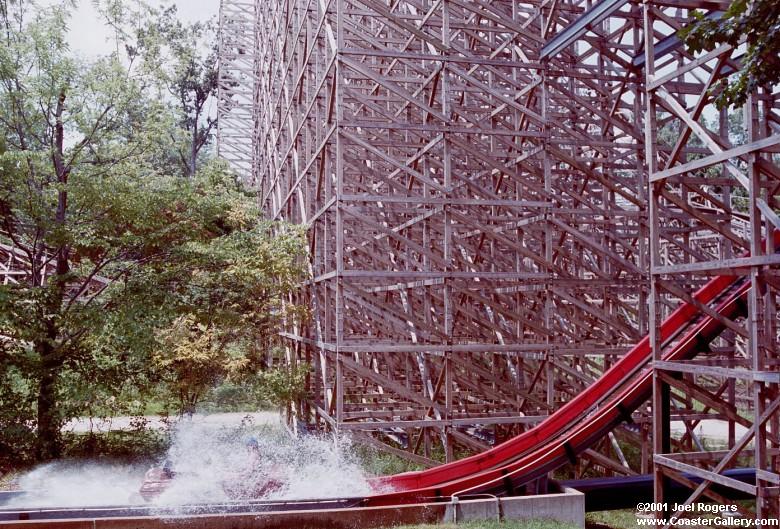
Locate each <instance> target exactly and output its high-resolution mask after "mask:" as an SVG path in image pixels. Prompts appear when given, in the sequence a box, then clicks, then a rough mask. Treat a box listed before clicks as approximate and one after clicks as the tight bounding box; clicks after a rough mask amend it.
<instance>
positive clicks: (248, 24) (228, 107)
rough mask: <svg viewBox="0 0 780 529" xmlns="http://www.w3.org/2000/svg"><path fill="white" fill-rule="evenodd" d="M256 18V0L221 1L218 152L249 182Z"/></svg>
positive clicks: (253, 129) (251, 155) (252, 128)
mask: <svg viewBox="0 0 780 529" xmlns="http://www.w3.org/2000/svg"><path fill="white" fill-rule="evenodd" d="M256 20H257V17H256V16H255V4H254V1H253V0H244V1H234V0H224V1H222V2H221V3H220V6H219V49H218V56H217V62H218V68H219V78H218V82H217V154H218V155H219V156H220V157H221V158H222V159H224V160H225V161H227V162H228V164H229V165H230V167H231V168H232V169H233V170H234V171H235V172H236V174H238V175H239V176H240V177H241V178H242V179H243V180H244V181H245V182H247V183H248V184H250V185H252V183H251V182H250V178H251V176H252V172H253V170H252V167H253V166H254V152H253V149H254V146H255V144H254V142H253V137H254V133H255V132H254V131H255V116H254V109H255V108H256V104H255V101H254V99H253V98H254V97H255V93H256V91H255V80H256V78H257V77H256V75H257V65H256V64H255V52H256V50H257V41H256V39H257V35H258V33H257V26H256Z"/></svg>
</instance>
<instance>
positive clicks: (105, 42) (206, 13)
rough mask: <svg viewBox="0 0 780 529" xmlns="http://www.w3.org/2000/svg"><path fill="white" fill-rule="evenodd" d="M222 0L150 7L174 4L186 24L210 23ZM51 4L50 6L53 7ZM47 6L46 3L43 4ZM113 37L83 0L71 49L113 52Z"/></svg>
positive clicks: (151, 0) (72, 27) (151, 1)
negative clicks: (209, 20)
mask: <svg viewBox="0 0 780 529" xmlns="http://www.w3.org/2000/svg"><path fill="white" fill-rule="evenodd" d="M219 1H220V0H174V1H173V2H170V1H168V2H162V1H156V0H148V3H149V4H151V5H155V6H162V5H168V4H170V3H175V4H176V6H177V7H178V10H179V15H180V16H181V18H182V19H183V20H186V21H195V20H207V19H208V18H209V17H212V16H216V15H217V13H218V12H219ZM52 2H53V0H50V2H48V3H52ZM41 3H42V4H45V3H47V2H41ZM109 37H110V33H109V31H108V29H107V28H106V27H105V26H104V25H103V23H102V22H101V21H100V20H99V19H98V16H97V13H96V12H95V9H94V8H93V7H92V1H91V0H80V1H79V7H78V10H77V11H76V13H74V15H73V17H72V18H71V20H70V34H69V41H70V45H71V48H72V49H73V50H74V51H76V52H78V53H80V54H84V55H97V54H102V53H106V52H110V51H111V50H112V49H113V43H112V42H110V39H109Z"/></svg>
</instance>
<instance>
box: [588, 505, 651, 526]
mask: <svg viewBox="0 0 780 529" xmlns="http://www.w3.org/2000/svg"><path fill="white" fill-rule="evenodd" d="M585 526H586V527H588V528H590V529H599V528H601V527H609V528H611V529H636V528H637V527H638V524H637V523H636V511H634V509H619V510H614V511H594V512H589V513H585Z"/></svg>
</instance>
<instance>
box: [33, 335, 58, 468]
mask: <svg viewBox="0 0 780 529" xmlns="http://www.w3.org/2000/svg"><path fill="white" fill-rule="evenodd" d="M37 349H39V351H40V355H41V378H40V382H39V384H38V445H37V447H36V452H37V453H36V455H37V457H38V459H39V460H41V461H47V460H50V459H55V458H57V457H59V456H60V454H61V448H62V447H61V445H60V428H61V426H62V425H61V424H60V416H59V410H58V402H57V379H58V375H59V369H60V362H59V361H57V360H55V354H56V353H55V351H52V348H51V346H49V345H48V344H41V345H40V347H38V348H37Z"/></svg>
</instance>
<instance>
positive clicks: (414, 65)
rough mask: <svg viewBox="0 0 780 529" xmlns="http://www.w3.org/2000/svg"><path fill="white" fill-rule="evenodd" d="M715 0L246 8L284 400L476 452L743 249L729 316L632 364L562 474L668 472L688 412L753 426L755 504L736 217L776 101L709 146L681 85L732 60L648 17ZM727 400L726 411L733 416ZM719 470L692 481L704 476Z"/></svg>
mask: <svg viewBox="0 0 780 529" xmlns="http://www.w3.org/2000/svg"><path fill="white" fill-rule="evenodd" d="M228 3H232V2H228V1H223V8H224V5H226V4H228ZM728 4H729V2H727V1H704V0H701V1H700V0H691V1H686V2H664V1H657V2H656V1H652V2H648V3H647V5H645V4H643V3H641V2H628V1H626V0H622V1H621V0H602V1H600V2H590V1H585V0H560V1H559V0H538V1H511V0H393V1H392V2H388V1H383V0H289V1H285V2H281V1H257V2H256V4H255V10H256V25H257V35H258V36H259V38H258V39H257V48H256V49H255V52H254V53H255V58H254V60H255V61H256V67H255V73H256V77H255V79H256V83H255V85H254V86H255V88H256V89H255V96H254V104H255V107H254V116H253V117H254V126H255V129H256V133H255V134H256V135H255V136H254V138H253V141H254V146H255V148H254V150H253V153H252V156H253V157H254V158H253V161H252V162H251V164H252V171H253V173H252V180H253V181H254V182H256V185H257V188H258V194H259V200H260V203H261V205H262V207H263V209H264V211H265V212H266V215H267V216H268V217H269V218H273V219H280V220H286V221H290V222H296V223H303V224H305V225H306V226H307V228H308V230H307V233H308V241H309V250H310V261H309V265H310V275H311V277H310V279H309V280H308V281H306V282H305V284H304V285H302V289H301V291H300V294H299V297H298V298H297V299H296V300H295V301H297V302H299V303H303V304H305V305H307V306H308V307H310V309H311V312H312V316H313V317H312V320H311V322H310V323H309V324H307V325H305V326H303V327H293V328H290V329H288V330H287V332H286V333H285V337H286V338H287V339H288V340H289V343H290V353H289V361H290V362H304V361H305V362H308V363H309V364H310V365H311V366H312V373H311V376H310V379H309V389H310V398H309V399H308V400H307V401H305V402H301V403H300V405H299V407H298V409H297V413H298V414H299V418H301V419H303V420H306V421H311V422H315V423H318V424H320V425H324V426H326V427H329V428H332V429H334V430H339V431H350V432H352V433H353V435H355V436H360V437H362V438H363V439H365V440H366V441H368V442H370V443H373V444H375V445H381V446H383V447H384V448H385V449H387V450H390V451H393V452H395V453H398V454H400V455H403V456H405V457H408V458H410V459H413V460H415V461H417V462H419V463H422V464H427V465H432V464H435V462H434V461H433V456H432V452H433V451H435V450H436V447H437V446H440V447H441V448H442V449H443V451H444V453H445V455H446V457H447V458H448V459H449V458H451V457H453V452H454V447H455V446H461V447H465V448H467V449H470V450H481V449H484V448H485V447H486V446H488V445H489V444H491V443H493V442H495V441H498V440H500V439H501V438H503V437H505V436H509V435H513V434H515V433H517V432H518V431H520V430H521V429H523V428H525V427H527V426H528V425H531V424H534V423H535V422H537V421H538V420H539V419H540V418H541V417H543V416H544V415H546V414H547V413H549V411H550V410H553V409H555V408H556V407H557V406H559V405H560V403H561V402H563V401H565V400H567V399H568V398H569V397H570V396H571V395H574V394H576V393H577V392H579V391H582V390H583V389H584V388H585V387H586V386H587V385H588V383H589V382H590V381H591V380H593V379H594V378H595V377H597V376H599V374H600V373H601V372H602V371H603V370H604V369H605V367H607V366H609V365H610V363H611V362H613V361H614V360H615V358H617V357H618V356H619V355H620V354H622V353H623V352H624V351H625V350H626V349H627V347H628V346H630V345H631V344H632V343H634V342H636V341H637V340H638V339H639V338H640V337H641V336H643V335H646V334H647V333H648V332H649V333H650V334H651V337H653V336H655V335H656V334H657V332H658V327H659V325H660V321H661V319H662V318H663V317H664V316H665V315H666V314H668V312H669V310H670V309H671V308H672V307H674V306H675V305H676V304H677V303H679V302H680V301H681V300H687V299H689V298H690V293H691V292H692V291H693V290H694V289H695V288H696V287H697V286H699V285H701V284H702V282H703V281H704V280H705V279H706V276H707V275H711V274H713V273H716V272H722V271H723V270H728V269H732V267H733V265H734V263H735V262H736V261H733V259H734V256H735V255H739V253H740V252H741V249H742V248H745V249H749V250H751V251H752V252H753V254H754V255H755V256H756V257H755V258H749V259H743V260H740V261H738V263H739V264H744V265H745V266H746V267H747V268H745V271H744V272H743V271H736V272H733V273H740V274H741V273H745V274H748V275H749V277H750V280H751V281H752V282H753V283H754V287H755V288H753V290H752V291H751V294H750V301H749V303H748V305H749V307H748V308H749V314H751V315H753V316H751V317H749V318H747V320H746V322H747V323H744V324H743V323H742V322H727V325H726V326H727V328H728V329H727V331H726V332H725V333H724V334H723V337H722V338H721V339H719V342H718V343H714V344H712V345H710V346H709V347H710V350H711V353H710V354H709V355H705V356H704V357H703V358H704V360H700V361H696V362H692V363H686V364H681V365H685V366H689V365H691V366H702V365H704V366H707V367H680V366H679V365H677V366H669V365H665V364H662V363H657V364H656V365H657V367H658V369H657V371H656V374H655V386H654V388H655V396H654V402H655V404H656V406H655V407H654V408H653V410H654V413H653V414H652V415H651V414H650V411H649V408H647V409H642V410H639V411H638V412H637V413H636V414H635V420H636V422H637V423H638V425H639V426H638V430H637V428H621V429H620V430H618V431H616V432H615V433H614V435H610V437H609V438H607V439H605V440H604V442H603V443H602V444H601V445H600V446H597V447H594V448H595V449H594V450H589V451H588V452H586V453H585V454H583V455H582V458H581V463H582V465H581V467H588V466H590V467H597V468H599V469H601V470H602V471H609V472H616V473H623V474H632V473H636V472H639V471H648V470H649V468H650V466H651V465H653V468H655V470H656V473H657V475H658V476H659V478H660V476H662V475H663V476H667V477H669V476H671V477H674V478H677V479H681V475H680V473H679V472H678V471H679V469H680V468H682V467H680V465H681V464H683V463H684V462H686V461H689V459H690V457H693V456H690V454H689V453H688V452H691V451H692V448H691V447H694V446H699V447H701V441H700V439H698V437H697V435H696V433H695V431H694V429H695V427H696V425H697V424H698V421H700V420H702V419H703V418H705V416H707V417H712V416H713V415H712V414H713V413H715V414H716V415H714V416H716V417H719V418H723V419H725V420H727V421H728V424H729V431H730V432H732V434H731V437H732V438H733V437H734V436H735V434H734V433H733V432H735V428H736V426H735V425H736V424H740V423H742V424H749V425H752V424H758V425H759V426H758V427H757V428H756V431H757V440H758V443H757V445H756V446H757V448H756V450H755V452H756V457H755V459H754V461H758V462H759V463H758V466H761V472H760V478H761V480H760V481H759V483H758V486H757V487H754V488H753V489H751V491H754V492H756V493H757V494H758V496H759V497H760V501H759V502H758V503H759V504H760V507H759V514H761V513H763V512H766V509H767V508H768V505H769V503H771V502H770V500H769V499H768V496H771V497H773V498H776V487H777V485H778V481H777V480H778V477H777V446H778V445H777V443H776V442H775V441H776V440H777V435H778V434H779V433H780V432H779V431H778V429H777V418H776V417H777V413H771V414H770V413H769V412H774V411H775V407H776V406H777V401H776V398H777V382H776V380H775V378H773V377H776V376H777V371H778V361H777V355H776V343H777V338H776V324H775V311H774V303H775V297H776V296H775V290H774V288H775V286H774V285H775V283H776V279H774V278H775V277H776V276H775V272H774V268H773V267H776V264H777V262H778V259H777V257H776V256H774V255H762V253H767V252H761V251H760V250H761V248H760V246H761V240H762V239H761V235H760V234H761V226H762V223H763V224H765V225H766V227H767V229H768V228H769V227H771V226H772V225H775V224H776V223H777V222H778V219H777V216H776V215H775V214H774V213H773V207H774V202H773V200H774V198H773V197H774V195H775V189H776V187H775V185H774V182H775V181H776V180H778V176H780V170H778V168H777V160H776V158H773V156H776V155H775V154H772V153H775V152H777V144H778V142H777V141H775V140H776V139H777V138H778V131H777V125H778V119H777V104H778V103H777V96H776V94H772V93H763V92H762V93H760V94H755V95H754V96H752V98H751V103H750V105H748V110H747V111H746V113H747V115H748V116H750V117H751V119H749V120H748V122H749V125H750V126H749V127H748V129H747V131H748V132H747V138H748V139H746V140H744V141H742V142H741V144H744V145H746V147H741V148H740V149H739V150H736V151H732V150H730V149H731V148H732V143H733V138H731V136H730V133H729V127H728V126H727V123H728V119H729V112H728V111H721V112H718V111H714V110H712V103H711V101H710V99H708V98H707V97H704V98H703V97H702V96H701V94H706V93H707V91H708V90H709V89H710V88H711V87H712V86H713V83H714V81H717V80H718V79H719V78H720V77H723V76H724V75H727V74H728V73H729V72H732V71H733V69H734V67H735V66H737V65H738V57H737V56H735V57H725V58H724V57H722V55H723V54H726V53H732V51H731V50H719V51H718V53H713V54H711V56H707V57H704V58H701V57H696V58H693V57H690V56H689V55H688V54H687V53H686V52H685V50H684V48H683V47H682V46H680V44H679V41H676V36H675V35H674V32H675V31H676V29H678V28H679V27H682V25H684V24H685V23H687V22H688V21H689V19H690V10H691V9H693V8H703V9H715V8H718V7H721V8H723V7H726V6H727V5H728ZM651 24H652V25H653V31H646V28H649V27H650V25H651ZM223 38H224V36H223ZM675 68H677V70H675ZM729 68H730V69H729ZM713 72H714V73H713ZM646 116H647V117H648V119H645V118H646ZM702 116H704V117H705V118H706V119H708V120H709V123H710V124H711V123H713V122H714V123H716V127H717V130H709V131H706V130H704V129H703V127H702V125H701V124H699V125H697V124H696V123H704V121H703V120H702V119H701V117H702ZM713 116H714V117H713ZM710 127H711V125H710ZM691 130H692V131H693V133H694V134H693V135H691V134H690V131H691ZM664 134H666V136H664ZM665 137H672V138H679V139H678V140H673V141H671V143H670V142H668V141H667V142H666V143H669V144H668V145H667V144H666V143H664V138H665ZM699 137H700V138H699ZM690 138H699V139H700V141H698V142H697V141H693V140H690ZM675 141H676V142H675ZM724 150H725V151H727V152H726V154H721V151H724ZM703 156H704V158H703V160H702V161H694V160H695V159H698V158H702V157H703ZM728 156H731V157H732V158H734V159H738V160H742V161H741V162H739V163H737V166H739V164H744V166H739V167H737V169H738V170H739V171H741V172H742V174H743V177H738V176H736V175H735V173H734V172H733V171H732V168H731V166H728V167H724V166H723V165H722V162H723V161H724V159H726V158H724V157H728ZM735 163H736V162H735ZM681 164H688V165H684V166H683V165H681ZM690 164H693V165H690ZM718 164H721V165H718ZM707 165H713V166H715V167H716V168H718V169H717V170H718V171H719V173H718V174H717V175H714V173H712V170H711V171H710V172H708V173H707V174H703V173H702V171H701V169H702V168H703V167H705V166H707ZM735 167H736V166H735ZM713 175H714V176H713ZM649 180H652V185H651V184H650V182H649ZM740 186H742V187H744V188H745V189H746V190H747V194H746V195H745V198H744V199H743V198H740V192H737V191H735V190H736V189H738V188H740ZM716 187H717V192H715V191H714V189H715V188H716ZM735 200H736V202H737V203H739V207H737V206H735V205H734V203H735V202H734V201H735ZM768 253H770V254H771V253H772V252H768ZM651 265H652V266H651ZM651 271H652V274H651ZM704 310H705V312H706V311H709V312H712V310H711V309H708V308H707V309H704ZM655 341H656V342H657V340H655ZM654 354H655V355H656V359H658V358H660V356H659V355H660V354H661V347H660V344H658V343H656V346H655V353H654ZM724 362H725V364H724ZM738 367H739V368H740V369H738ZM675 370H676V371H675ZM686 370H687V371H686ZM729 370H731V371H729ZM736 371H738V372H739V373H737V372H736ZM679 372H684V373H686V374H685V375H683V376H682V377H679V376H677V375H675V374H674V373H679ZM747 372H749V373H750V374H749V379H750V381H749V382H748V383H738V382H735V381H733V382H729V381H721V383H719V384H716V383H715V382H713V377H715V378H717V377H718V376H721V377H726V378H728V377H734V376H737V375H741V374H745V373H747ZM667 373H670V374H667ZM697 377H699V378H702V379H703V380H699V379H697ZM756 377H758V378H756ZM713 384H715V386H716V387H713ZM669 385H673V386H674V388H675V389H674V391H673V392H672V393H671V396H668V394H669V392H668V390H667V389H666V388H667V386H669ZM746 398H747V400H748V401H750V403H748V404H749V407H750V409H752V410H753V411H754V413H755V417H754V418H751V419H745V418H744V416H743V415H740V414H739V413H737V410H743V404H744V403H745V402H747V401H746V400H745V399H746ZM702 399H704V400H703V406H704V410H703V411H702V407H701V406H700V405H698V404H697V402H696V401H697V400H698V401H699V402H702ZM708 412H709V415H708ZM768 415H771V418H770V419H769V427H768V429H767V428H766V427H765V424H766V421H761V420H760V419H763V418H765V417H764V416H768ZM756 418H757V419H758V420H757V419H756ZM670 419H674V420H683V421H684V422H683V424H684V425H685V427H686V433H685V434H684V435H683V436H682V437H681V438H675V439H671V438H670V437H669V435H667V433H668V423H669V420H670ZM651 424H652V425H653V427H652V428H651V427H650V425H651ZM651 430H654V431H651ZM651 437H652V439H653V448H654V449H655V456H654V459H651V458H650V454H648V453H647V450H645V451H643V454H642V457H641V463H640V465H639V466H638V467H637V468H630V467H629V465H628V464H627V462H626V460H625V458H624V457H623V454H622V452H621V451H620V448H619V446H618V443H617V442H616V439H617V438H622V439H623V440H631V441H636V442H639V441H640V440H641V441H644V442H643V443H642V446H643V447H645V448H648V447H649V446H648V443H647V440H648V439H649V438H651ZM731 444H732V446H735V447H737V448H744V446H737V445H739V444H740V443H739V442H738V441H737V440H736V439H732V443H731ZM743 444H744V443H743ZM762 446H763V448H762ZM672 451H674V452H676V453H678V454H683V453H684V454H685V455H684V456H680V457H678V456H671V455H669V454H670V453H671V452H672ZM700 455H701V454H700ZM702 457H703V459H704V460H707V459H708V458H709V459H710V460H711V459H712V458H714V457H716V456H713V455H712V454H706V455H703V456H702ZM675 458H676V459H675ZM764 460H767V461H766V463H767V464H766V465H764ZM669 461H682V462H681V463H679V464H678V463H674V462H673V463H669ZM770 463H771V465H773V466H770ZM675 465H676V466H675ZM581 467H580V464H579V463H578V469H581ZM724 468H725V465H724ZM771 469H774V470H773V471H772V470H771ZM720 470H721V468H715V469H714V472H710V473H709V474H706V475H704V477H705V479H709V478H713V481H718V482H723V480H722V479H720V478H717V479H716V478H714V477H713V476H714V475H716V474H718V473H719V471H720ZM657 481H658V490H657V493H658V494H659V497H661V496H662V495H663V484H664V480H663V479H659V480H657ZM732 484H733V483H732ZM772 501H774V502H775V506H776V503H777V502H776V499H774V500H772Z"/></svg>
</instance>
